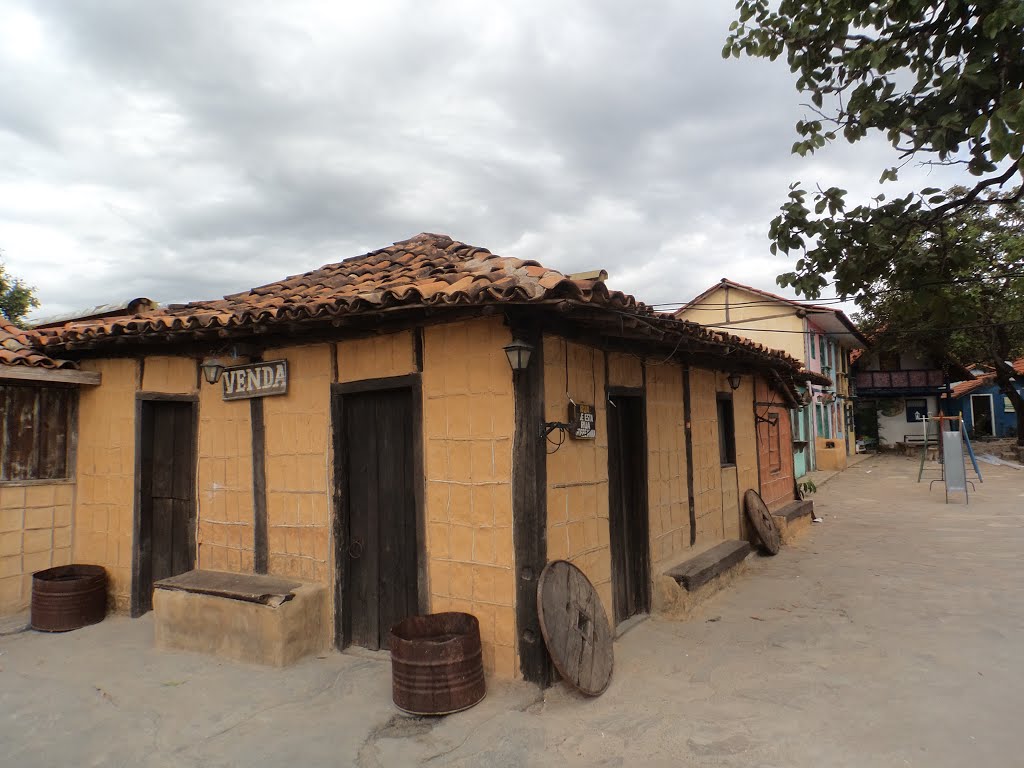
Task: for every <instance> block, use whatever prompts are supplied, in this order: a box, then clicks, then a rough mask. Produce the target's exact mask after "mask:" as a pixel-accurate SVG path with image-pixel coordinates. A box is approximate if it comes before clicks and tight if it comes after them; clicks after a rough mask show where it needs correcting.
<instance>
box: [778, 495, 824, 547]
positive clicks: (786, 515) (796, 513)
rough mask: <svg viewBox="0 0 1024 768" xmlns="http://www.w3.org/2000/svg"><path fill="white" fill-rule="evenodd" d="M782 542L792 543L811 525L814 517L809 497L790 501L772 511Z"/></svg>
mask: <svg viewBox="0 0 1024 768" xmlns="http://www.w3.org/2000/svg"><path fill="white" fill-rule="evenodd" d="M772 517H773V518H774V519H775V525H776V526H777V527H778V529H779V535H780V536H781V537H782V543H783V544H792V543H793V541H794V539H796V537H797V536H798V535H799V534H800V533H802V532H803V531H806V530H807V529H808V528H810V527H811V520H812V519H813V518H814V502H813V501H811V500H810V499H799V500H797V501H791V502H790V503H789V504H787V505H786V506H784V507H782V508H781V509H777V510H776V511H774V512H772Z"/></svg>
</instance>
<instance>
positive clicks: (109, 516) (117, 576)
mask: <svg viewBox="0 0 1024 768" xmlns="http://www.w3.org/2000/svg"><path fill="white" fill-rule="evenodd" d="M187 362H189V363H192V361H187ZM81 367H82V369H83V370H87V371H98V372H99V373H100V374H101V375H102V377H103V384H101V385H100V386H98V387H82V389H81V390H80V397H79V401H78V456H77V461H76V478H77V491H76V498H75V513H74V517H75V522H74V534H73V553H74V557H73V559H74V561H75V562H78V563H92V564H96V565H102V566H103V567H104V568H106V570H107V576H108V578H109V589H110V596H111V601H112V603H113V605H114V607H115V609H116V610H118V611H122V612H127V611H128V608H129V607H130V602H131V568H132V518H133V515H134V509H135V392H136V389H137V387H138V380H139V373H140V366H139V362H138V361H137V360H134V359H116V360H86V361H83V362H82V364H81ZM193 371H194V363H193ZM193 375H194V374H193Z"/></svg>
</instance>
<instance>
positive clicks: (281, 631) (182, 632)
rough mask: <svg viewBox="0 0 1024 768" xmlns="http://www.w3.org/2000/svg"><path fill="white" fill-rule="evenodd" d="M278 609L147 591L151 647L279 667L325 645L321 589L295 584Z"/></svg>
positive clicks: (168, 591)
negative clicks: (150, 608)
mask: <svg viewBox="0 0 1024 768" xmlns="http://www.w3.org/2000/svg"><path fill="white" fill-rule="evenodd" d="M291 595H292V597H291V599H289V600H287V601H286V602H282V603H280V604H279V605H276V606H275V605H265V604H263V603H259V602H248V601H244V600H239V599H234V598H230V597H223V596H220V595H210V594H201V593H196V592H188V591H183V590H172V589H162V588H159V587H158V588H156V589H154V590H153V619H154V621H153V626H154V630H155V632H154V634H155V640H156V647H157V648H160V649H163V650H175V651H195V652H198V653H206V654H211V655H213V656H219V657H221V658H225V659H233V660H234V661H243V662H248V663H250V664H265V665H269V666H274V667H284V666H287V665H289V664H292V663H294V662H296V661H298V660H299V659H301V658H302V657H304V656H307V655H309V654H312V653H317V652H318V651H322V650H324V649H326V647H327V644H328V632H327V624H328V617H329V612H328V605H327V589H326V588H325V587H324V585H322V584H301V585H299V586H297V587H295V588H294V589H293V590H291Z"/></svg>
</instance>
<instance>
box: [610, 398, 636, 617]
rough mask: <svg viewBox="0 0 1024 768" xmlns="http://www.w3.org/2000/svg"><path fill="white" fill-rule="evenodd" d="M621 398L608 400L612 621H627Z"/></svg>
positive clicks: (627, 596)
mask: <svg viewBox="0 0 1024 768" xmlns="http://www.w3.org/2000/svg"><path fill="white" fill-rule="evenodd" d="M621 400H622V398H619V397H613V396H609V397H608V407H607V409H606V411H605V412H606V413H607V414H608V536H609V539H610V542H611V567H612V613H613V617H614V621H615V623H616V624H618V623H619V622H620V621H622V620H624V619H627V618H629V616H630V613H629V586H628V583H627V582H628V579H629V576H628V570H629V569H628V567H627V563H626V541H625V538H626V522H625V521H626V491H625V487H624V486H625V466H624V462H625V460H624V457H623V434H622V431H623V430H622V419H623V416H622V411H623V408H624V407H625V406H624V404H623V403H622V402H621Z"/></svg>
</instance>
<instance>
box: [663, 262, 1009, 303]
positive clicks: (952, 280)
mask: <svg viewBox="0 0 1024 768" xmlns="http://www.w3.org/2000/svg"><path fill="white" fill-rule="evenodd" d="M1021 276H1022V272H1019V271H1016V272H1004V273H999V274H992V275H985V276H982V277H979V276H976V275H972V276H970V277H956V278H950V279H948V280H926V281H921V282H918V283H915V284H914V285H913V286H908V287H894V288H877V289H872V290H870V292H871V293H872V294H884V293H906V292H908V291H912V290H916V289H918V288H927V287H931V286H937V285H959V284H960V283H977V282H979V281H981V280H999V279H1002V278H1012V277H1021ZM832 282H833V283H835V281H834V280H833V281H832ZM723 287H726V286H725V285H724V284H723ZM727 287H734V286H727ZM736 290H745V289H743V288H737V289H736ZM754 290H755V291H756V290H760V289H754ZM854 298H855V297H854V296H848V297H846V298H842V297H840V296H824V297H822V298H819V299H814V300H811V299H790V298H787V297H785V296H780V297H778V298H777V299H770V298H764V299H756V300H754V301H729V302H717V301H712V302H701V303H700V304H697V305H695V306H694V309H700V308H702V307H708V308H716V309H717V308H726V307H729V308H731V307H758V306H772V305H775V304H778V303H779V302H780V301H781V302H785V303H789V304H798V305H800V306H802V307H806V308H808V309H811V308H813V307H815V306H826V305H828V304H843V303H846V302H849V301H854ZM693 302H694V299H689V300H687V301H663V302H658V303H655V304H648V306H649V307H670V306H678V307H685V306H687V305H689V304H692V303H693Z"/></svg>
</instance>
